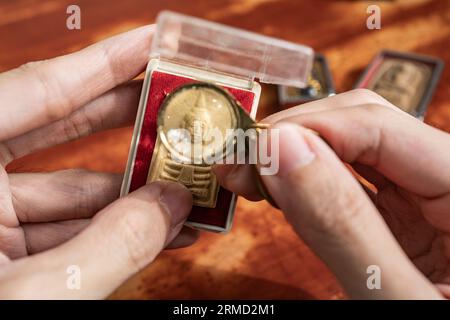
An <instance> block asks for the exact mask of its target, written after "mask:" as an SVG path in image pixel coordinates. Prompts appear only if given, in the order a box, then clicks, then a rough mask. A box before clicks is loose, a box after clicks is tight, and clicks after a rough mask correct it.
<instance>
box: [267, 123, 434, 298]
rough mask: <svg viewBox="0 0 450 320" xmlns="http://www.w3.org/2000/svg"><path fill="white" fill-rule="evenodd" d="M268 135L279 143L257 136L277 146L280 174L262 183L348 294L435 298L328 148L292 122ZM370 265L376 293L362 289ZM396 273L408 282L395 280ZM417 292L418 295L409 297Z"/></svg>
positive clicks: (279, 126)
mask: <svg viewBox="0 0 450 320" xmlns="http://www.w3.org/2000/svg"><path fill="white" fill-rule="evenodd" d="M272 130H279V141H270V140H268V141H264V136H262V143H263V144H264V143H269V142H270V146H271V152H275V151H274V150H276V146H275V145H274V144H276V143H277V142H278V154H279V170H278V172H277V173H276V174H275V175H264V176H262V178H263V180H264V182H265V184H266V186H267V188H268V190H269V191H270V193H271V195H272V197H273V198H274V200H275V201H276V203H277V204H278V205H279V207H280V209H282V211H283V212H284V213H285V215H286V218H287V220H288V221H289V222H290V223H291V224H292V225H293V227H294V229H295V230H296V231H297V232H298V234H299V235H300V236H301V237H302V238H303V239H304V240H305V242H306V243H308V244H309V245H310V246H311V247H312V249H313V250H314V251H315V252H316V253H317V254H318V255H319V256H320V257H321V258H322V259H323V260H324V261H325V262H326V263H327V265H328V266H329V267H330V268H331V269H332V271H333V272H334V273H335V274H336V275H337V277H338V279H339V280H340V281H341V283H342V285H343V286H344V287H345V288H346V290H347V292H348V293H349V294H350V295H351V296H352V297H356V298H394V297H397V298H398V297H400V296H401V295H403V297H405V298H407V297H408V296H409V297H415V298H419V297H427V295H428V297H438V296H439V295H438V293H437V292H436V290H435V288H434V287H433V286H432V285H431V284H430V283H429V282H428V281H427V280H426V279H425V278H424V277H423V275H422V274H421V273H420V272H419V271H418V270H417V269H416V268H415V267H414V266H413V265H412V263H411V261H410V260H409V259H408V258H407V257H406V255H405V254H404V252H403V251H402V250H401V248H400V246H399V245H398V243H397V242H396V241H395V239H394V237H393V236H392V234H391V233H390V232H389V229H388V227H387V226H386V224H385V223H384V221H383V219H382V218H381V216H380V215H379V213H378V212H377V210H376V209H375V207H374V206H373V204H372V203H371V201H370V200H369V199H368V198H367V196H366V195H365V193H364V191H363V190H362V188H361V186H360V185H359V184H358V182H357V181H356V179H355V178H354V177H353V176H352V174H351V173H350V171H349V170H347V168H346V167H345V165H344V164H343V163H342V162H341V161H340V160H339V159H338V158H337V156H336V155H335V154H334V153H333V152H332V150H331V149H330V148H329V147H328V145H327V144H326V143H324V142H323V141H322V140H321V139H320V138H319V137H317V136H316V135H314V134H312V133H311V132H310V131H308V130H306V129H304V128H302V127H300V126H298V125H295V124H292V123H284V122H280V123H277V124H276V125H275V126H274V127H273V129H272ZM374 239H377V241H376V242H374ZM374 264H375V265H377V266H379V268H381V270H382V272H383V283H384V285H383V287H382V288H381V290H369V289H368V288H367V273H366V270H367V268H368V266H370V265H374ZM398 272H401V273H402V275H404V276H405V275H406V277H408V279H410V282H409V283H408V284H405V283H404V281H403V280H399V278H398ZM412 284H413V285H412ZM418 287H420V288H421V290H420V291H421V292H420V293H415V292H413V291H414V290H412V288H414V289H415V290H416V291H417V288H418ZM375 291H376V292H375Z"/></svg>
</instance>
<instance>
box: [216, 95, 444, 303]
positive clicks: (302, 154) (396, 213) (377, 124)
mask: <svg viewBox="0 0 450 320" xmlns="http://www.w3.org/2000/svg"><path fill="white" fill-rule="evenodd" d="M262 122H265V123H266V122H268V123H271V124H272V125H273V128H278V129H279V130H280V131H279V135H280V141H279V148H280V151H279V158H280V167H279V171H278V173H277V174H276V175H273V176H262V179H263V181H264V184H265V185H266V187H267V189H268V191H269V193H270V194H271V196H272V197H273V198H274V200H275V202H276V203H277V204H278V206H279V207H280V208H281V210H282V211H283V212H284V213H285V215H286V218H287V220H288V221H289V222H290V223H291V224H292V226H293V227H294V229H295V231H296V232H297V233H298V234H299V235H300V236H301V237H302V238H303V239H304V240H305V242H306V243H307V244H309V246H310V247H311V248H312V249H313V250H314V251H315V252H316V253H317V254H318V255H319V256H320V257H321V258H322V260H323V261H324V262H325V263H326V264H327V265H328V266H329V267H330V269H331V270H332V272H334V274H335V275H336V276H337V278H338V279H339V281H340V282H341V284H342V285H343V287H344V288H345V289H346V291H347V292H348V294H349V295H350V296H351V297H354V298H385V299H391V298H393V299H399V298H400V299H403V298H412V299H418V298H426V299H427V298H440V297H441V294H443V295H445V296H447V297H450V214H449V212H450V171H449V170H448V168H450V154H449V153H448V152H447V150H450V135H448V134H446V133H444V132H441V131H439V130H437V129H434V128H432V127H430V126H428V125H426V124H424V123H422V122H421V121H419V120H417V119H415V118H413V117H411V116H409V115H408V114H406V113H404V112H402V111H400V110H399V109H397V108H396V107H394V106H393V105H391V104H390V103H389V102H387V101H386V100H384V99H383V98H381V97H380V96H378V95H376V94H375V93H373V92H370V91H367V90H355V91H351V92H348V93H344V94H339V95H336V96H333V97H330V98H326V99H323V100H320V101H315V102H311V103H307V104H305V105H302V106H299V107H296V108H292V109H288V110H285V111H282V112H280V113H277V114H274V115H272V116H270V117H268V118H267V119H265V120H263V121H262ZM305 128H309V129H312V130H315V131H317V132H318V133H319V134H320V136H321V137H322V138H323V139H324V140H325V141H326V142H327V143H328V145H327V143H325V142H324V140H322V139H321V138H319V137H318V136H316V135H314V134H312V133H311V131H310V130H307V129H305ZM343 162H344V163H347V164H350V165H351V166H352V167H353V169H354V170H355V171H356V172H357V173H358V174H359V175H360V176H362V177H364V178H365V179H366V180H368V181H369V182H371V183H372V184H373V185H374V186H375V187H376V189H377V190H376V192H373V191H371V190H370V189H367V188H366V190H364V188H363V187H362V186H361V185H360V183H358V181H357V180H356V178H355V177H354V176H353V175H352V173H351V171H350V170H348V167H347V166H346V165H344V164H343ZM215 172H216V174H217V175H218V178H219V181H220V182H221V184H223V185H224V186H225V187H226V188H228V189H230V190H232V191H234V192H236V193H238V194H241V195H244V196H245V197H247V198H249V199H252V200H258V199H260V196H259V193H258V189H257V188H256V186H255V184H254V183H253V181H254V180H253V179H252V171H251V169H250V167H249V166H246V165H241V166H217V167H216V168H215ZM365 191H366V192H365ZM382 217H383V218H384V219H382ZM387 226H389V227H390V230H389V229H388V227H387ZM391 232H392V233H391ZM393 235H394V236H395V237H394V236H393ZM370 265H377V266H378V267H380V270H381V290H369V289H368V287H367V285H366V283H367V278H368V277H369V274H367V273H366V270H367V267H368V266H370ZM419 270H420V272H419ZM424 275H425V276H426V277H424ZM432 282H433V283H436V284H437V287H436V286H434V285H432ZM436 288H438V289H439V290H440V292H439V291H438V290H437V289H436Z"/></svg>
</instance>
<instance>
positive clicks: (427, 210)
mask: <svg viewBox="0 0 450 320" xmlns="http://www.w3.org/2000/svg"><path fill="white" fill-rule="evenodd" d="M417 202H418V203H419V206H420V210H421V212H422V213H423V215H424V217H425V219H426V220H427V221H428V222H429V223H430V224H431V225H432V226H433V227H435V228H437V229H438V230H442V231H444V232H450V214H449V211H448V208H449V207H450V194H447V195H445V196H443V197H437V198H431V199H423V198H419V199H417Z"/></svg>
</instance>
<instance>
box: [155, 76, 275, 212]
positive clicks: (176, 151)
mask: <svg viewBox="0 0 450 320" xmlns="http://www.w3.org/2000/svg"><path fill="white" fill-rule="evenodd" d="M157 124H158V134H159V137H160V140H161V142H162V144H163V145H164V147H165V148H166V149H167V150H168V152H169V153H170V156H171V157H172V159H174V160H176V161H178V162H181V163H188V164H199V165H202V164H203V165H204V164H205V162H206V163H211V162H210V160H211V159H215V160H224V159H225V158H226V157H227V156H228V155H230V154H231V153H233V152H235V151H236V150H235V145H236V134H235V130H236V129H242V130H243V131H245V130H247V129H249V128H254V129H255V132H258V130H260V129H266V128H268V127H269V126H268V125H266V124H262V123H257V122H255V121H254V120H253V119H252V118H250V116H249V115H248V114H247V113H246V112H245V111H244V110H243V108H242V107H241V106H240V105H239V104H238V103H237V102H236V100H235V99H234V97H232V96H231V95H230V94H229V93H228V92H227V91H225V90H224V89H222V88H220V87H218V86H216V85H214V84H211V83H205V82H196V83H191V84H187V85H183V86H181V87H179V88H178V89H176V90H174V91H173V92H171V93H170V94H169V95H168V96H167V97H166V99H165V100H164V101H163V104H162V105H161V107H160V110H159V113H158V122H157ZM247 137H249V136H247ZM249 138H250V139H252V137H251V136H250V137H249ZM253 139H256V135H255V136H253ZM208 160H209V161H208ZM222 163H223V162H222ZM254 168H255V169H256V166H254ZM255 182H256V183H257V185H258V188H259V190H260V193H261V194H262V196H263V197H264V198H266V199H267V200H269V202H271V203H272V204H274V202H273V200H272V198H271V197H270V195H269V194H268V192H267V189H266V188H265V186H264V184H263V182H262V180H261V177H260V175H259V173H258V171H257V170H255Z"/></svg>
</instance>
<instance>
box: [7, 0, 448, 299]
mask: <svg viewBox="0 0 450 320" xmlns="http://www.w3.org/2000/svg"><path fill="white" fill-rule="evenodd" d="M373 2H374V1H370V2H369V1H367V2H366V1H325V0H320V1H319V0H315V1H300V0H286V1H273V0H259V1H258V0H235V1H232V0H212V1H209V0H208V1H207V0H204V1H183V0H127V1H118V0H116V1H112V0H79V1H72V0H58V1H56V0H45V1H43V0H41V1H38V0H16V1H14V2H13V1H9V0H0V71H5V70H8V69H10V68H13V67H16V66H19V65H20V64H23V63H25V62H27V61H31V60H39V59H45V58H49V57H54V56H58V55H61V54H65V53H68V52H72V51H75V50H78V49H80V48H82V47H84V46H86V45H88V44H91V43H93V42H96V41H98V40H100V39H103V38H106V37H108V36H111V35H113V34H116V33H119V32H123V31H126V30H129V29H132V28H134V27H137V26H140V25H143V24H148V23H152V22H153V21H154V19H155V17H156V15H157V13H158V12H159V11H161V10H163V9H170V10H175V11H179V12H183V13H186V14H189V15H194V16H199V17H203V18H206V19H210V20H214V21H217V22H221V23H225V24H228V25H232V26H236V27H240V28H244V29H248V30H252V31H256V32H259V33H263V34H266V35H270V36H275V37H279V38H282V39H286V40H289V41H293V42H298V43H304V44H306V45H309V46H311V47H313V48H314V49H315V50H316V51H318V52H321V53H323V54H325V55H326V57H327V58H328V61H329V63H330V67H331V71H332V73H333V78H334V81H335V84H336V88H337V91H338V92H342V91H345V90H349V89H351V88H352V86H353V85H354V83H355V81H356V79H357V78H358V76H359V75H360V74H361V72H362V70H363V69H364V68H365V67H366V65H367V64H368V63H369V61H370V60H371V58H372V57H373V56H374V55H375V54H376V53H377V52H378V51H379V50H381V49H385V48H388V49H395V50H402V51H413V52H418V53H423V54H430V55H434V56H438V57H441V58H442V59H444V60H445V62H446V64H447V65H450V50H449V49H450V47H449V40H450V1H447V0H441V1H439V0H438V1H426V0H415V1H406V0H405V1H383V2H379V5H380V7H381V10H382V28H381V30H372V31H371V30H368V29H367V28H366V18H367V16H368V14H367V13H366V8H367V6H368V5H369V3H373ZM73 3H76V4H78V5H79V6H80V7H81V14H82V29H81V30H78V31H69V30H67V29H66V27H65V21H66V18H67V15H66V8H67V6H68V5H69V4H73ZM449 70H450V69H449V68H447V69H446V70H445V71H444V73H443V75H442V78H441V81H440V84H439V86H438V88H437V91H436V93H435V96H434V99H433V101H432V103H431V105H430V107H429V112H428V114H427V117H426V121H427V122H428V123H430V124H432V125H434V126H437V127H439V128H441V129H443V130H447V131H450V91H449V90H448V89H449V88H448V87H449V84H450V71H449ZM276 110H278V107H277V105H276V95H275V92H274V90H273V88H272V87H264V93H263V102H262V104H261V108H260V112H259V114H258V116H259V117H263V116H264V115H267V114H269V113H271V112H274V111H276ZM130 138H131V128H124V129H118V130H113V131H110V132H104V133H100V134H96V135H94V136H91V137H88V138H85V139H82V140H79V141H75V142H72V143H68V144H65V145H61V146H58V147H54V148H52V149H50V150H46V151H45V152H39V153H36V154H33V155H29V156H27V157H25V158H22V159H18V160H16V161H15V162H14V163H13V164H11V165H10V166H9V167H8V170H9V171H15V172H20V171H41V170H56V169H63V168H74V167H82V168H88V169H92V170H101V171H110V172H122V171H123V169H124V166H125V162H126V157H127V152H128V148H129V142H130ZM343 297H344V294H343V292H342V290H341V288H340V286H339V285H338V284H337V282H336V281H335V279H334V277H333V276H332V275H331V274H330V272H329V271H328V270H327V268H326V266H325V265H323V264H322V263H321V262H320V261H319V259H318V258H317V257H316V256H315V255H314V254H313V253H312V252H311V251H310V250H309V249H308V248H307V247H306V246H305V244H304V243H303V242H302V241H301V240H299V239H298V238H297V236H296V235H295V234H294V233H293V232H292V230H291V228H290V226H289V225H288V224H287V223H286V222H285V220H284V218H283V216H282V214H281V213H280V212H278V211H277V210H275V209H273V208H271V207H270V206H269V205H268V204H267V203H266V202H259V203H251V202H248V201H245V200H243V199H240V200H239V201H238V206H237V210H236V219H235V223H234V227H233V229H232V231H231V233H229V234H228V235H218V234H211V233H204V234H203V235H202V236H201V239H200V241H199V242H198V243H197V244H195V245H194V246H192V247H190V248H186V249H178V250H173V251H167V252H163V253H162V254H161V255H160V256H159V257H158V258H157V260H156V261H155V262H154V263H153V264H152V265H151V266H149V267H147V268H146V269H145V270H143V271H142V272H141V273H139V274H138V275H136V276H135V277H133V278H132V279H130V280H129V281H128V282H127V283H125V284H124V285H123V286H122V287H120V288H119V289H118V290H117V291H116V292H115V293H114V294H113V295H112V298H114V299H127V298H136V299H165V298H172V299H193V298H198V299H202V298H213V299H218V298H240V299H242V298H263V299H269V298H273V299H289V298H290V299H317V298H319V299H339V298H343Z"/></svg>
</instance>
